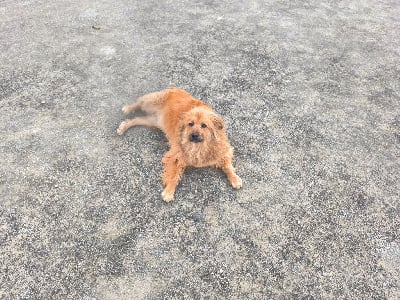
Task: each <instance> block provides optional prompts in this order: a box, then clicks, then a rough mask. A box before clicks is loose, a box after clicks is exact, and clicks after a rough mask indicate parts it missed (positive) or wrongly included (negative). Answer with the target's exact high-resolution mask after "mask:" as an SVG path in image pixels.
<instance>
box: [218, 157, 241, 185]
mask: <svg viewBox="0 0 400 300" xmlns="http://www.w3.org/2000/svg"><path fill="white" fill-rule="evenodd" d="M219 167H220V168H221V169H222V170H223V171H224V172H225V174H226V177H228V180H229V182H230V183H231V185H232V186H233V187H234V188H235V189H240V188H241V187H242V179H241V178H240V177H239V176H238V175H237V174H236V173H235V168H234V167H233V165H232V159H231V158H229V157H226V158H224V159H222V160H221V162H220V164H219Z"/></svg>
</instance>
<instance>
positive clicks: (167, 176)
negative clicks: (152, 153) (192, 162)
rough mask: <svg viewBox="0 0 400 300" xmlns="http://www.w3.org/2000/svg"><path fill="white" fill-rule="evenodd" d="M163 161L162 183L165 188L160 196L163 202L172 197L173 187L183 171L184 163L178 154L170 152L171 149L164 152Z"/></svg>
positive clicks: (168, 200) (174, 187)
mask: <svg viewBox="0 0 400 300" xmlns="http://www.w3.org/2000/svg"><path fill="white" fill-rule="evenodd" d="M163 163H164V173H163V183H164V185H165V188H164V191H163V192H162V194H161V196H162V198H163V200H164V201H165V202H170V201H171V200H172V199H174V193H175V189H176V186H177V185H178V182H179V180H180V179H181V176H182V174H183V172H184V171H185V165H184V164H183V163H182V161H181V160H180V158H179V156H178V155H176V154H175V155H174V154H172V152H171V151H169V152H168V153H167V154H165V156H164V157H163Z"/></svg>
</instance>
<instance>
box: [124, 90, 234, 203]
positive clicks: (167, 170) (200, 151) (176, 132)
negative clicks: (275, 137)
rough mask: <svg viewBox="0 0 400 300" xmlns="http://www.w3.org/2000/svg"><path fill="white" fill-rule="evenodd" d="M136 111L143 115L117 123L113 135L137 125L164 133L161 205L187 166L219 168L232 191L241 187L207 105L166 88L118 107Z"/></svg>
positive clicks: (230, 152)
mask: <svg viewBox="0 0 400 300" xmlns="http://www.w3.org/2000/svg"><path fill="white" fill-rule="evenodd" d="M136 110H141V111H143V112H145V113H146V115H145V116H143V117H136V118H134V119H127V120H125V121H123V122H121V124H120V125H119V127H118V129H117V133H118V134H119V135H122V134H124V133H125V131H126V130H127V129H128V128H130V127H132V126H137V125H143V126H148V127H156V128H159V129H161V130H162V131H163V132H164V134H165V136H166V137H167V139H168V142H169V146H170V149H169V151H168V152H167V153H166V154H165V155H164V157H163V159H162V162H163V165H164V171H163V174H162V180H163V184H164V190H163V192H162V194H161V195H162V198H163V200H164V201H165V202H170V201H171V200H173V198H174V193H175V190H176V186H177V184H178V182H179V180H180V178H181V176H182V174H183V172H184V170H185V168H187V167H190V166H191V167H209V166H213V167H217V168H221V169H222V170H223V171H224V172H225V174H226V176H227V178H228V180H229V182H230V183H231V185H232V186H233V188H235V189H240V188H241V187H242V179H241V178H240V177H239V176H238V175H237V174H236V173H235V168H234V167H233V165H232V159H233V148H232V146H231V145H230V143H229V141H228V138H227V136H226V132H225V125H224V122H223V120H222V118H221V117H220V116H219V115H217V114H216V113H215V112H214V111H213V110H212V107H211V106H210V105H208V104H206V103H204V102H202V101H201V100H198V99H195V98H194V97H192V96H191V95H190V94H189V93H188V92H186V91H185V90H182V89H178V88H175V87H170V88H167V89H165V90H163V91H159V92H154V93H150V94H146V95H144V96H142V97H140V98H138V99H137V100H136V102H134V103H132V104H128V105H125V106H124V107H123V108H122V111H123V113H125V114H129V113H131V112H134V111H136Z"/></svg>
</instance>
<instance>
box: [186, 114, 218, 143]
mask: <svg viewBox="0 0 400 300" xmlns="http://www.w3.org/2000/svg"><path fill="white" fill-rule="evenodd" d="M180 129H181V143H182V144H187V143H193V144H199V143H210V142H211V143H212V141H213V140H216V139H218V138H219V137H220V135H221V134H223V130H224V122H223V120H222V119H221V117H220V116H218V115H217V114H216V113H214V112H212V111H210V110H208V109H204V108H198V107H196V108H193V109H192V110H190V111H188V112H187V113H185V114H184V115H183V116H182V118H181V123H180Z"/></svg>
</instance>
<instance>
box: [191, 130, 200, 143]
mask: <svg viewBox="0 0 400 300" xmlns="http://www.w3.org/2000/svg"><path fill="white" fill-rule="evenodd" d="M189 141H191V142H193V143H200V142H202V141H203V139H202V138H201V136H200V134H198V133H197V132H193V133H192V134H191V135H189Z"/></svg>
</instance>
